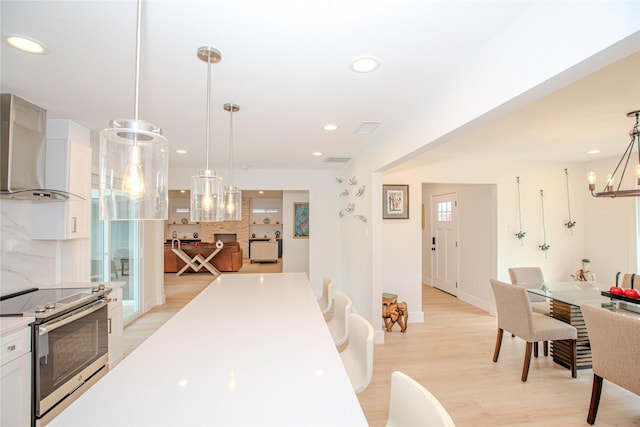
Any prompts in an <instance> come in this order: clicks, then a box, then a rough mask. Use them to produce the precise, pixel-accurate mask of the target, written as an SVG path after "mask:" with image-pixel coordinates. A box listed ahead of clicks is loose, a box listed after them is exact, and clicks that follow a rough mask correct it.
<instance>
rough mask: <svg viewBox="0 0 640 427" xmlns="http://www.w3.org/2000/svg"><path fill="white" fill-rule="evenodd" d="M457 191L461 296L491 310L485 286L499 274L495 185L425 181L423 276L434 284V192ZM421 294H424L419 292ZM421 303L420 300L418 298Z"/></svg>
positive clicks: (425, 280) (423, 196)
mask: <svg viewBox="0 0 640 427" xmlns="http://www.w3.org/2000/svg"><path fill="white" fill-rule="evenodd" d="M451 192H455V193H456V195H457V201H458V207H457V214H458V261H459V269H458V298H460V299H461V300H463V301H467V302H469V303H471V304H474V305H476V306H478V307H481V308H484V309H485V310H488V309H489V308H490V305H489V303H488V302H489V301H491V300H492V296H491V294H490V291H489V288H488V287H487V286H486V284H487V278H488V277H496V275H497V274H496V265H497V225H496V220H497V219H496V206H497V195H496V186H495V185H446V184H445V185H442V184H423V185H422V202H423V203H424V209H425V228H424V229H423V230H422V238H423V241H422V280H423V283H427V284H431V274H432V258H433V254H434V252H433V251H432V250H431V247H432V244H431V238H432V236H433V230H432V228H431V227H432V221H433V216H432V215H431V211H432V210H433V206H432V205H431V202H432V199H431V198H432V196H434V195H438V194H446V193H451ZM420 297H422V295H420ZM417 302H418V303H420V302H421V300H418V301H417Z"/></svg>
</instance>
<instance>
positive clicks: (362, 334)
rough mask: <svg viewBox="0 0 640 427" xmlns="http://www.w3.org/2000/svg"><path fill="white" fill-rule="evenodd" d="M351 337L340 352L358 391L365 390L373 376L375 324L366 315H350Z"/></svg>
mask: <svg viewBox="0 0 640 427" xmlns="http://www.w3.org/2000/svg"><path fill="white" fill-rule="evenodd" d="M349 317H350V319H349V339H348V341H347V346H346V347H345V349H344V350H343V351H342V353H340V358H341V359H342V364H343V365H344V367H345V369H346V370H347V374H348V375H349V380H350V381H351V385H352V386H353V390H354V391H355V392H356V393H360V392H362V391H364V389H366V388H367V387H368V386H369V383H370V382H371V377H372V376H373V326H371V323H369V322H368V321H367V320H366V319H365V318H364V317H362V316H359V315H357V314H355V313H351V314H350V315H349Z"/></svg>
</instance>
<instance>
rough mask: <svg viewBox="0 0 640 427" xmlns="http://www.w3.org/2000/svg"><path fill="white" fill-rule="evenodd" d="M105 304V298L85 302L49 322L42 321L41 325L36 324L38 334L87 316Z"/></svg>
mask: <svg viewBox="0 0 640 427" xmlns="http://www.w3.org/2000/svg"><path fill="white" fill-rule="evenodd" d="M105 305H107V300H105V299H99V300H97V301H94V302H92V303H90V304H87V305H86V306H84V307H82V308H81V309H79V310H76V311H72V312H70V313H67V314H66V315H64V316H61V317H59V318H57V319H54V320H52V321H51V322H47V323H43V324H42V325H40V326H38V335H44V334H47V333H49V332H51V331H53V330H55V329H58V328H60V327H62V326H64V325H68V324H69V323H71V322H73V321H75V320H78V319H79V318H81V317H84V316H87V315H89V314H91V313H93V312H94V311H98V310H100V309H101V308H102V307H104V306H105Z"/></svg>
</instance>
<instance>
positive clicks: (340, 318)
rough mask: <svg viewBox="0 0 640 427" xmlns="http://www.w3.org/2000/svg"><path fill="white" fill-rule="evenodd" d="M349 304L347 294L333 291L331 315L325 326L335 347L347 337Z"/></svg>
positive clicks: (345, 340)
mask: <svg viewBox="0 0 640 427" xmlns="http://www.w3.org/2000/svg"><path fill="white" fill-rule="evenodd" d="M351 306H352V303H351V299H350V298H349V297H348V296H346V295H345V294H343V293H342V292H336V293H335V295H334V297H333V317H332V318H331V319H330V320H329V321H328V322H327V326H328V327H329V331H330V332H331V337H332V338H333V341H334V342H335V344H336V347H338V346H341V345H342V344H344V343H346V342H347V338H348V337H349V320H350V317H349V315H350V314H351Z"/></svg>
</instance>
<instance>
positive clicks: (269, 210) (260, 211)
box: [251, 208, 280, 214]
mask: <svg viewBox="0 0 640 427" xmlns="http://www.w3.org/2000/svg"><path fill="white" fill-rule="evenodd" d="M279 211H280V210H279V209H278V208H252V209H251V213H254V214H264V213H275V214H277V213H278V212H279Z"/></svg>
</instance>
